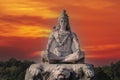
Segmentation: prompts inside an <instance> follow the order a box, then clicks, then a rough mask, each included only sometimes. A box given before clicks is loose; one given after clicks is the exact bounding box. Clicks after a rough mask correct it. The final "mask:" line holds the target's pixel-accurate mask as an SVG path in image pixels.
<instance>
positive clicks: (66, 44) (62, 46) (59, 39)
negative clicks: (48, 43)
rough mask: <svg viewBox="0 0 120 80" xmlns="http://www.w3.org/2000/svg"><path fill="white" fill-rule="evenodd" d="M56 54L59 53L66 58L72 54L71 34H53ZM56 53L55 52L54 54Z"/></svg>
mask: <svg viewBox="0 0 120 80" xmlns="http://www.w3.org/2000/svg"><path fill="white" fill-rule="evenodd" d="M54 38H55V44H56V45H55V50H54V53H55V54H56V53H57V52H59V53H60V54H61V55H62V56H67V55H69V54H71V53H72V35H71V32H68V31H66V32H59V31H56V32H54ZM55 51H56V52H55Z"/></svg>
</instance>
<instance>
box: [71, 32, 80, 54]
mask: <svg viewBox="0 0 120 80" xmlns="http://www.w3.org/2000/svg"><path fill="white" fill-rule="evenodd" d="M73 43H74V45H75V50H76V51H77V52H79V51H80V44H79V40H78V38H77V35H76V34H75V33H73Z"/></svg>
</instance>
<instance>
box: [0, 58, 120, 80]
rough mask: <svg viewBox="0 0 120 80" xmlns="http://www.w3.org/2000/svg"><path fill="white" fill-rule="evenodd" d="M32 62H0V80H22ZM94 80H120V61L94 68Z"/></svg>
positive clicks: (12, 59)
mask: <svg viewBox="0 0 120 80" xmlns="http://www.w3.org/2000/svg"><path fill="white" fill-rule="evenodd" d="M33 63H34V62H32V61H19V60H16V59H14V58H11V59H9V60H8V61H5V62H3V61H1V62H0V80H24V77H25V72H26V69H27V68H28V67H29V66H30V65H31V64H33ZM95 75H96V80H120V61H118V62H116V63H112V64H111V65H110V66H104V67H96V68H95Z"/></svg>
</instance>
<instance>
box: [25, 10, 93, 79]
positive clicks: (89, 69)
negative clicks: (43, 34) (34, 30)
mask: <svg viewBox="0 0 120 80" xmlns="http://www.w3.org/2000/svg"><path fill="white" fill-rule="evenodd" d="M84 58H85V54H84V52H83V51H81V50H80V44H79V41H78V38H77V36H76V34H75V33H73V32H72V31H71V29H70V24H69V18H68V15H67V14H66V11H65V10H64V11H63V12H62V14H61V16H60V17H59V19H58V25H57V26H55V27H54V30H53V32H52V33H51V34H50V36H49V40H48V44H47V49H46V51H42V52H41V60H42V62H40V63H37V64H32V65H31V66H30V67H29V68H28V69H27V71H26V75H25V80H94V79H93V77H94V69H93V65H91V64H86V63H84ZM46 62H47V63H46Z"/></svg>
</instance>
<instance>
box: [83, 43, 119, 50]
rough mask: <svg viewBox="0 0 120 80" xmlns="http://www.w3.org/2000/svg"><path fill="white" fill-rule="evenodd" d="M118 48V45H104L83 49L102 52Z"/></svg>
mask: <svg viewBox="0 0 120 80" xmlns="http://www.w3.org/2000/svg"><path fill="white" fill-rule="evenodd" d="M118 48H120V44H106V45H95V46H87V47H84V49H85V50H86V51H104V50H111V49H112V50H113V49H118Z"/></svg>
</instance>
